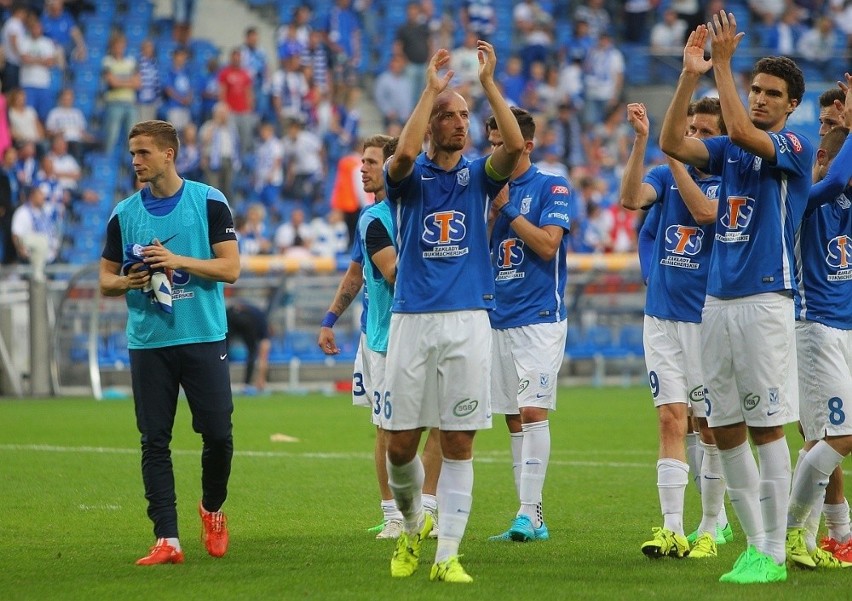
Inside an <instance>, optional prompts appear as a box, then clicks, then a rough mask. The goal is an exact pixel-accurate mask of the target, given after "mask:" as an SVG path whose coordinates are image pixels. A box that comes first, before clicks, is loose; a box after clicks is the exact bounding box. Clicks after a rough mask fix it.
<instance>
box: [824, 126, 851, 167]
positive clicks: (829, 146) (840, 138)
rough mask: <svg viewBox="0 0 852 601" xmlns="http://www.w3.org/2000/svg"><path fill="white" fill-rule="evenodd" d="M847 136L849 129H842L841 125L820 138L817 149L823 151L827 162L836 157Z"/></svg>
mask: <svg viewBox="0 0 852 601" xmlns="http://www.w3.org/2000/svg"><path fill="white" fill-rule="evenodd" d="M848 135H849V129H848V128H846V127H843V126H842V125H838V126H837V127H833V128H831V131H829V132H828V133H827V134H825V135H824V136H823V137H822V140H820V141H819V147H820V149H821V150H825V152H826V153H827V154H828V160H829V161H830V160H832V159H834V157H836V156H837V153H838V152H840V147H841V146H843V143H844V142H846V137H847V136H848Z"/></svg>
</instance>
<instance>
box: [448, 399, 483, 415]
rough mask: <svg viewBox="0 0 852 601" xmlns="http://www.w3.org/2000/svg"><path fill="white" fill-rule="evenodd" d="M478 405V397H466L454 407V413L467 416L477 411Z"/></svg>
mask: <svg viewBox="0 0 852 601" xmlns="http://www.w3.org/2000/svg"><path fill="white" fill-rule="evenodd" d="M477 407H479V401H477V400H476V399H464V400H461V401H459V402H458V403H456V406H455V407H453V415H455V416H456V417H466V416H468V415H470V414H471V413H473V412H474V411H476V408H477Z"/></svg>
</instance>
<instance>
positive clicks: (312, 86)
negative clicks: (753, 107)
mask: <svg viewBox="0 0 852 601" xmlns="http://www.w3.org/2000/svg"><path fill="white" fill-rule="evenodd" d="M139 3H141V4H146V2H145V0H139ZM103 4H104V3H100V2H97V1H93V2H68V1H63V0H43V2H29V3H25V2H20V3H19V2H12V1H11V0H0V18H2V29H0V42H2V50H3V60H4V63H3V65H4V66H3V70H2V86H3V87H2V91H3V95H2V96H0V156H2V162H0V226H2V228H0V237H2V240H3V244H2V246H0V248H2V249H3V257H2V258H3V261H4V262H6V263H8V262H12V261H15V260H17V258H24V259H25V258H26V255H25V252H26V251H25V249H24V247H23V246H22V245H21V244H20V243H19V241H20V239H22V236H21V235H17V234H15V233H14V231H15V230H14V227H13V225H12V224H13V221H15V219H14V217H13V215H14V213H16V212H17V211H16V208H17V207H19V206H20V207H29V208H28V209H27V212H28V213H30V216H31V217H32V218H30V219H24V218H23V217H21V218H20V219H18V221H20V222H22V223H23V222H24V221H26V224H28V225H27V227H28V228H30V230H32V231H37V230H38V228H40V227H41V228H43V229H45V230H48V231H49V233H50V235H51V236H59V237H60V239H61V236H62V231H63V228H64V226H65V225H66V223H67V215H68V213H69V211H71V212H73V207H74V206H76V205H77V204H78V203H83V204H86V203H88V204H94V205H100V206H104V207H105V209H106V210H108V209H109V208H110V207H111V204H112V203H113V202H114V201H115V200H116V199H117V198H121V197H122V196H123V195H125V194H126V193H128V192H129V191H131V190H132V189H133V183H132V181H131V174H130V173H129V169H128V165H127V160H126V158H124V157H125V156H126V155H125V154H124V152H125V149H124V145H123V143H122V140H123V135H124V133H125V132H126V131H127V128H128V127H129V126H130V124H132V123H133V122H135V121H136V120H141V119H150V118H163V119H167V120H169V121H171V122H172V123H174V124H175V126H176V127H177V128H178V130H179V131H180V135H181V143H182V147H181V152H180V155H179V164H178V169H179V172H180V173H181V174H183V175H185V176H186V177H189V178H194V179H200V180H202V181H205V182H207V183H209V184H211V185H214V186H216V187H218V188H220V189H221V190H222V191H223V192H224V193H225V195H226V197H227V198H228V199H229V200H230V202H231V206H232V208H233V210H234V212H235V216H236V217H237V223H238V227H239V230H240V235H241V250H242V251H243V252H244V253H246V254H264V253H284V254H290V255H293V256H335V255H340V254H345V253H346V252H347V249H348V246H349V242H348V237H349V236H351V234H352V232H353V230H354V225H355V222H356V218H357V214H358V211H359V210H360V208H361V207H362V206H364V205H365V204H367V203H369V202H370V201H371V199H369V198H368V197H366V196H365V195H364V194H363V193H362V192H360V186H358V185H357V182H358V178H359V176H358V168H359V161H358V151H359V148H358V141H359V139H360V138H361V137H362V136H363V135H365V134H371V133H375V132H372V131H370V132H363V131H361V130H362V119H361V113H360V110H361V107H362V106H363V104H364V102H370V103H372V104H374V105H375V106H376V108H377V109H378V111H379V113H380V115H381V120H382V125H383V127H384V130H385V133H388V134H391V135H395V134H398V133H399V130H400V128H401V124H402V123H404V122H405V120H406V119H407V118H408V116H409V114H410V113H411V110H412V109H413V106H414V104H415V102H416V101H417V98H418V95H419V91H420V89H421V88H422V82H421V78H422V74H423V68H424V65H425V64H426V62H428V59H429V57H430V56H431V54H432V52H433V51H434V50H435V49H436V48H439V47H446V48H449V49H451V53H452V61H451V68H452V69H453V70H454V71H455V79H454V82H453V85H454V86H455V87H456V89H457V90H458V91H459V92H460V93H462V94H463V95H464V96H465V97H466V98H467V100H468V103H469V106H470V107H471V112H472V115H471V127H470V137H469V142H468V148H467V150H466V153H467V154H469V155H471V156H477V155H480V154H482V153H486V152H489V151H490V148H489V147H488V145H487V140H486V137H485V132H484V128H483V125H482V124H483V122H484V120H485V119H486V118H487V117H488V115H487V114H486V112H487V103H485V102H483V98H482V94H481V89H480V87H479V84H478V59H477V53H476V49H475V47H476V40H477V39H478V38H486V39H489V40H491V41H492V42H493V43H494V44H495V47H496V48H497V51H498V57H499V66H500V71H499V78H498V79H499V84H500V85H501V86H502V90H503V93H504V95H505V96H506V97H507V99H509V101H510V103H512V104H517V105H519V106H523V107H524V108H526V109H528V110H530V111H532V112H533V113H534V114H535V116H536V120H537V122H538V124H539V127H538V131H539V132H540V135H539V139H537V140H536V149H535V152H534V154H533V157H532V158H533V161H534V162H535V163H536V164H538V165H539V166H540V167H542V168H544V169H547V170H549V171H554V172H559V173H562V174H564V175H567V176H568V177H569V179H570V181H571V182H572V184H573V186H574V190H575V194H574V197H575V201H576V207H575V209H574V212H575V219H574V222H575V228H574V231H573V232H572V242H571V247H572V250H573V251H574V252H611V251H616V252H618V251H630V250H633V249H634V248H635V231H636V227H637V224H636V223H635V221H634V216H633V215H632V214H629V213H626V212H625V211H624V210H623V209H621V207H620V206H619V204H618V203H617V202H616V198H615V196H616V193H617V190H618V181H619V179H620V177H621V171H622V169H623V166H624V164H625V161H626V158H627V154H628V141H629V139H630V137H631V134H630V130H629V128H628V127H627V124H626V118H625V117H626V115H625V105H624V101H625V100H626V98H625V87H626V86H627V85H629V83H630V75H631V74H630V73H629V71H628V69H629V65H630V59H631V57H632V55H633V53H637V52H639V53H641V54H643V55H647V56H649V57H650V58H651V59H653V60H652V61H651V62H650V63H649V69H650V71H651V73H652V79H653V82H654V83H665V82H672V81H673V78H675V77H676V76H677V71H678V69H679V67H676V68H672V65H675V66H677V65H679V63H680V59H679V57H680V54H681V52H682V48H683V42H684V39H685V36H686V35H687V34H688V31H689V30H690V29H691V28H692V27H694V26H695V25H696V24H697V23H700V22H703V21H705V20H706V18H707V15H708V14H711V13H713V12H715V11H718V10H719V9H720V8H721V6H722V4H721V2H720V1H719V0H629V1H626V2H614V1H610V0H588V1H586V2H573V1H569V0H519V1H516V2H507V1H506V0H465V1H463V2H462V3H461V4H460V7H456V6H455V5H453V6H449V3H448V2H447V0H422V1H416V2H411V3H408V4H403V5H398V4H394V3H392V2H390V1H388V0H334V2H333V3H332V4H330V6H324V7H322V8H317V10H316V11H315V10H314V9H312V8H311V6H310V3H305V4H303V5H293V6H292V9H289V10H288V12H286V13H285V14H283V16H282V23H281V24H280V26H279V28H278V30H277V31H276V33H275V48H276V50H275V55H274V56H268V55H267V54H266V53H265V52H264V51H263V50H262V49H261V47H262V46H264V45H266V44H261V42H263V41H264V40H261V39H260V35H261V34H260V33H259V31H258V30H257V29H255V28H249V29H247V30H246V31H245V36H244V40H243V43H242V44H241V45H239V46H237V47H234V48H218V47H216V46H215V45H214V44H213V43H211V42H208V41H206V40H204V39H202V38H198V37H193V28H192V24H193V15H192V12H191V10H189V9H191V7H192V6H193V3H191V2H189V3H186V2H176V3H175V5H176V9H177V12H176V13H175V15H174V16H173V18H172V19H171V20H168V21H166V23H167V25H164V24H163V23H154V22H153V20H152V21H151V24H150V27H147V26H146V29H145V33H146V35H145V36H143V38H144V39H138V36H135V37H134V36H132V35H131V33H130V31H128V33H125V32H124V31H122V28H118V27H113V28H112V30H109V31H107V34H108V37H109V42H108V44H106V45H105V51H104V54H103V55H102V56H101V57H98V58H97V59H96V60H97V63H96V64H97V72H96V73H95V75H94V77H97V78H98V82H99V83H100V85H99V87H98V98H97V102H96V104H94V105H90V106H89V110H81V107H83V108H84V109H85V108H86V105H85V103H82V102H79V100H80V99H78V98H76V97H75V92H74V87H73V86H72V83H73V82H75V81H76V80H77V78H80V77H84V76H85V75H86V74H87V73H88V71H87V70H86V68H85V66H86V65H89V64H91V56H90V54H92V52H93V51H94V48H90V47H89V46H87V42H86V40H87V36H86V35H84V34H85V32H86V27H85V24H86V22H87V20H78V19H79V11H92V12H93V13H95V14H96V13H97V11H98V10H100V8H101V6H102V5H103ZM107 4H108V3H107ZM113 4H114V3H113ZM125 4H126V6H125ZM136 4H138V3H136ZM136 4H134V6H135V5H136ZM147 4H150V3H147ZM196 4H197V3H196ZM252 4H253V5H258V4H262V3H259V2H256V1H255V2H253V3H252ZM269 4H270V5H277V4H280V3H276V2H273V1H270V2H269ZM291 4H292V3H291ZM441 4H443V5H444V6H443V10H441V8H440V5H441ZM732 4H734V5H736V8H737V9H738V10H740V11H741V13H740V14H743V15H745V17H746V18H749V19H751V23H752V24H753V27H752V28H751V29H750V30H749V36H750V37H751V39H750V40H749V42H748V43H749V44H750V45H751V48H753V49H754V50H755V51H759V52H763V53H765V54H785V55H790V56H794V57H795V58H796V59H797V60H798V61H800V62H801V63H802V64H803V65H804V66H806V67H807V68H808V69H809V70H810V71H809V72H810V73H811V74H817V75H821V76H824V77H826V78H829V79H834V78H836V76H837V73H834V72H833V71H835V70H836V68H834V67H836V65H832V61H833V60H835V59H836V56H837V53H838V52H843V51H846V52H848V48H849V44H850V40H852V0H823V1H820V0H796V1H792V0H739V1H738V2H737V1H735V2H727V6H726V8H730V6H731V5H732ZM119 5H120V8H119V11H120V10H127V9H128V8H129V7H131V4H130V3H119ZM121 7H124V8H121ZM111 10H114V7H112V8H111ZM81 25H83V27H81ZM164 26H167V27H168V29H167V30H165V31H164V30H163V27H164ZM89 39H91V38H89ZM368 40H370V41H371V42H370V43H367V41H368ZM375 40H381V41H382V43H375V42H374V41H375ZM164 48H165V49H166V50H165V51H164ZM637 48H641V50H636V49H637ZM847 56H848V54H847ZM95 154H96V155H98V156H105V157H107V158H110V159H112V160H114V161H116V163H117V164H118V165H120V167H121V171H120V173H121V174H122V177H121V178H119V180H118V182H117V185H116V189H115V190H114V193H113V194H108V195H107V196H109V197H108V198H103V196H104V194H103V190H100V191H98V192H96V191H92V190H89V189H87V188H86V187H85V186H83V185H81V183H82V182H83V181H84V177H83V176H84V173H85V171H86V168H87V165H88V164H89V163H90V157H91V156H93V155H95ZM651 156H652V158H655V159H656V160H662V155H660V154H659V153H658V152H656V153H655V151H654V150H653V149H652V150H651ZM353 182H354V183H353ZM34 188H38V189H40V190H41V193H42V194H41V196H43V197H44V198H43V199H42V198H39V197H38V196H39V195H37V194H36V195H33V194H32V193H31V190H32V189H34ZM22 214H23V211H22ZM35 215H38V216H39V218H35V217H33V216H35ZM48 226H49V227H48ZM23 227H24V226H23V225H19V229H18V232H19V234H20V233H21V232H23V230H22V229H21V228H23ZM16 241H17V242H16ZM54 246H56V248H57V252H56V253H54V255H53V256H55V257H60V253H59V252H58V248H59V245H54Z"/></svg>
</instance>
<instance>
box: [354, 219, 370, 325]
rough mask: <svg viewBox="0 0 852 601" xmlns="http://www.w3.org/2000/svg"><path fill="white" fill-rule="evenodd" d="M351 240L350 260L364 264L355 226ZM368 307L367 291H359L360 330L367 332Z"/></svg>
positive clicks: (359, 237)
mask: <svg viewBox="0 0 852 601" xmlns="http://www.w3.org/2000/svg"><path fill="white" fill-rule="evenodd" d="M354 238H355V239H354V240H353V241H352V255H351V257H350V260H351V261H352V262H353V263H358V264H359V265H362V266H363V265H364V251H363V249H362V248H361V232H360V231H359V230H358V228H357V227H356V228H355V236H354ZM369 308H370V300H369V299H368V298H367V291H366V290H364V291H363V292H362V293H361V332H362V333H364V334H366V333H367V310H368V309H369Z"/></svg>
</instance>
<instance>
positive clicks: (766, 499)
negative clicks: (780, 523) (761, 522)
mask: <svg viewBox="0 0 852 601" xmlns="http://www.w3.org/2000/svg"><path fill="white" fill-rule="evenodd" d="M771 498H772V497H760V502H761V503H763V502H764V501H768V500H769V499H771Z"/></svg>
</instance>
